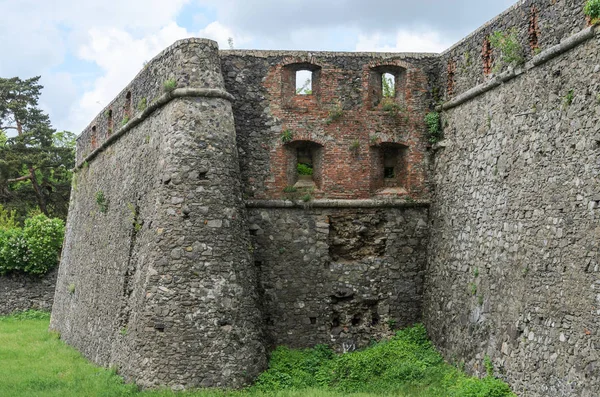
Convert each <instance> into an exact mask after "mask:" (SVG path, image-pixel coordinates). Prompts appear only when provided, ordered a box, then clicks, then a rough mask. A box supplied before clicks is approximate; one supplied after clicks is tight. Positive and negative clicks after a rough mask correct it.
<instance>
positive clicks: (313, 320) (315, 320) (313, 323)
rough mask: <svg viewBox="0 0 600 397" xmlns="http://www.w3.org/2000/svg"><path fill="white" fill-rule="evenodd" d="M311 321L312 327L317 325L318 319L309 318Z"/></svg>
mask: <svg viewBox="0 0 600 397" xmlns="http://www.w3.org/2000/svg"><path fill="white" fill-rule="evenodd" d="M309 319H310V323H311V324H312V325H315V324H316V323H317V318H316V317H309Z"/></svg>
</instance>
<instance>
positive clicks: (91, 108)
mask: <svg viewBox="0 0 600 397" xmlns="http://www.w3.org/2000/svg"><path fill="white" fill-rule="evenodd" d="M190 36H193V34H192V33H190V32H188V31H187V30H186V29H184V28H182V27H180V26H178V25H177V24H176V23H175V22H171V23H169V24H168V25H166V26H164V27H163V28H161V29H160V30H159V31H158V32H156V33H153V34H148V35H146V36H144V37H141V38H135V37H134V36H133V35H131V34H130V33H128V32H126V31H124V30H121V29H114V28H106V29H97V28H94V29H90V31H89V39H88V42H87V43H86V44H84V45H82V46H81V47H80V49H79V51H78V55H79V56H80V57H81V58H82V59H84V60H87V61H90V62H94V63H96V64H97V65H98V66H100V67H101V68H102V70H103V74H102V76H100V77H99V78H97V79H96V80H95V81H94V83H93V84H92V87H91V89H90V90H88V91H86V92H85V93H84V94H83V95H82V97H81V99H80V100H79V101H78V102H77V103H76V104H74V106H73V107H72V108H71V110H72V111H71V117H70V118H69V120H68V123H69V125H72V126H73V127H72V128H73V130H74V131H80V130H81V129H82V128H84V127H85V125H87V123H89V122H90V121H91V120H92V118H93V117H95V116H96V115H97V114H98V112H99V111H100V110H101V109H102V108H103V107H104V106H106V105H107V104H108V103H109V102H110V101H111V100H112V99H113V98H114V97H115V96H116V95H117V94H118V93H119V92H120V91H121V89H123V87H125V86H126V85H127V84H128V83H129V82H130V81H131V80H132V79H133V78H134V77H135V75H136V74H137V73H138V72H139V71H140V69H141V68H142V67H143V65H144V62H145V61H149V60H150V59H152V58H153V57H154V56H155V55H157V54H158V53H159V52H160V51H162V50H163V49H164V48H166V47H168V46H169V45H171V44H173V42H175V41H177V40H180V39H183V38H186V37H190Z"/></svg>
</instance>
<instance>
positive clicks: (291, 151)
mask: <svg viewBox="0 0 600 397" xmlns="http://www.w3.org/2000/svg"><path fill="white" fill-rule="evenodd" d="M285 149H286V157H287V171H286V175H287V181H288V182H287V184H288V186H294V187H296V188H320V187H321V179H322V178H321V169H322V158H323V146H322V145H319V144H318V143H316V142H311V141H296V142H292V143H289V144H287V145H286V146H285Z"/></svg>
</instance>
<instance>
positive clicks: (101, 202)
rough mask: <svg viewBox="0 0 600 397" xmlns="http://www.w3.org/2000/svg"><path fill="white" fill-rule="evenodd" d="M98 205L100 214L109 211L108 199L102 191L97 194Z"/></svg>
mask: <svg viewBox="0 0 600 397" xmlns="http://www.w3.org/2000/svg"><path fill="white" fill-rule="evenodd" d="M96 204H97V205H98V209H99V210H100V212H102V213H103V214H105V213H106V212H107V211H108V200H107V199H106V197H104V192H103V191H102V190H98V191H97V192H96Z"/></svg>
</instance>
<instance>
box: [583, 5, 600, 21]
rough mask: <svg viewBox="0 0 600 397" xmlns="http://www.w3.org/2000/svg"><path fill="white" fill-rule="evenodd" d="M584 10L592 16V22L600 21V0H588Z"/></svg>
mask: <svg viewBox="0 0 600 397" xmlns="http://www.w3.org/2000/svg"><path fill="white" fill-rule="evenodd" d="M583 11H584V12H585V15H587V16H588V17H589V18H590V20H591V22H592V24H596V23H598V22H600V0H588V1H587V2H586V3H585V6H584V8H583Z"/></svg>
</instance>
